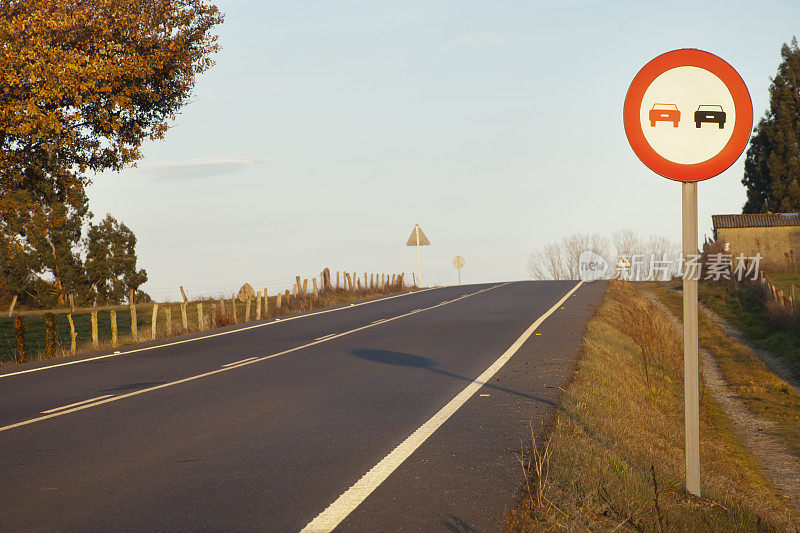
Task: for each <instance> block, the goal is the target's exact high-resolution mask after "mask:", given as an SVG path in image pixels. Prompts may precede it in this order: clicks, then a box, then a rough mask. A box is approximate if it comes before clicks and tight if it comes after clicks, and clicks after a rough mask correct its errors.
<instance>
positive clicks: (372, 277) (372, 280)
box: [369, 274, 375, 289]
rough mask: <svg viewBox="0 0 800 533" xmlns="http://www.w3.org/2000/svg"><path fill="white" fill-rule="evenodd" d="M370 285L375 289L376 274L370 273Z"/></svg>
mask: <svg viewBox="0 0 800 533" xmlns="http://www.w3.org/2000/svg"><path fill="white" fill-rule="evenodd" d="M369 287H370V289H374V288H375V274H370V275H369Z"/></svg>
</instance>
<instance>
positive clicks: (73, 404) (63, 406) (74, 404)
mask: <svg viewBox="0 0 800 533" xmlns="http://www.w3.org/2000/svg"><path fill="white" fill-rule="evenodd" d="M112 396H114V395H113V394H106V395H105V396H98V397H97V398H90V399H88V400H83V401H82V402H75V403H71V404H69V405H62V406H61V407H56V408H55V409H49V410H47V411H42V414H43V415H46V414H49V413H55V412H56V411H61V410H62V409H69V408H70V407H75V406H76V405H83V404H85V403H90V402H96V401H97V400H102V399H104V398H111V397H112Z"/></svg>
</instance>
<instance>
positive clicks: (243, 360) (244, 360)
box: [222, 356, 258, 368]
mask: <svg viewBox="0 0 800 533" xmlns="http://www.w3.org/2000/svg"><path fill="white" fill-rule="evenodd" d="M253 359H258V357H255V356H253V357H248V358H247V359H242V360H241V361H234V362H233V363H228V364H227V365H222V368H225V367H228V366H233V365H238V364H239V363H246V362H248V361H252V360H253Z"/></svg>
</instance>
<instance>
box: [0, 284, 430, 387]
mask: <svg viewBox="0 0 800 533" xmlns="http://www.w3.org/2000/svg"><path fill="white" fill-rule="evenodd" d="M437 288H438V287H430V288H427V289H419V290H416V291H412V292H404V293H402V294H395V295H392V296H387V297H386V298H380V299H378V300H369V301H366V302H360V303H357V304H350V305H348V306H346V307H337V308H335V309H324V310H322V311H316V312H314V313H306V314H304V315H297V316H292V317H288V318H276V319H274V320H272V321H270V322H265V323H263V324H254V325H252V326H246V327H241V328H238V329H233V330H230V331H221V332H219V333H210V334H208V335H203V336H202V337H195V338H192V339H183V340H180V341H174V342H167V343H164V344H158V345H156V346H145V347H144V348H135V349H133V350H128V351H126V352H120V351H115V352H114V353H110V354H106V355H98V356H97V357H88V358H86V359H78V360H77V361H67V362H66V363H58V364H55V365H48V366H40V367H36V368H29V369H27V370H20V371H18V372H9V373H8V374H0V379H3V378H7V377H11V376H17V375H19V374H28V373H30V372H39V371H42V370H49V369H51V368H58V367H60V366H69V365H77V364H79V363H88V362H90V361H97V360H99V359H106V358H109V357H118V356H120V355H130V354H133V353H138V352H144V351H147V350H156V349H158V348H166V347H167V346H176V345H178V344H185V343H187V342H197V341H201V340H205V339H211V338H213V337H219V336H222V335H230V334H232V333H239V332H240V331H247V330H249V329H255V328H263V327H265V326H271V325H272V324H275V323H278V322H288V321H290V320H299V319H301V318H306V317H310V316H316V315H324V314H326V313H334V312H336V311H345V310H348V309H350V308H352V307H360V306H362V305H368V304H373V303H378V302H384V301H386V300H392V299H394V298H400V297H402V296H409V295H412V294H419V293H421V292H427V291H432V290H434V289H437Z"/></svg>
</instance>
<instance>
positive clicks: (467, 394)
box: [300, 281, 583, 533]
mask: <svg viewBox="0 0 800 533" xmlns="http://www.w3.org/2000/svg"><path fill="white" fill-rule="evenodd" d="M581 285H583V282H582V281H579V282H578V284H577V285H575V286H574V287H573V288H572V290H571V291H569V292H568V293H567V294H566V295H564V297H562V298H561V300H559V301H558V302H557V303H556V304H555V305H554V306H553V307H551V308H550V309H549V310H547V311H546V312H545V313H544V314H543V315H542V316H540V317H539V318H537V319H536V321H535V322H534V323H533V324H531V325H530V326H529V327H528V329H526V330H525V331H524V332H523V334H522V335H520V337H519V338H518V339H517V340H516V341H514V344H512V345H511V346H510V347H509V348H508V350H506V351H505V353H503V355H501V356H500V358H499V359H497V361H495V362H494V363H492V365H491V366H490V367H489V368H487V369H486V370H485V371H484V372H483V374H481V375H480V376H478V377H477V378H476V379H475V381H473V382H472V383H470V384H469V385H467V387H466V388H465V389H464V390H462V391H461V392H460V393H458V395H457V396H456V397H455V398H453V399H452V400H450V401H449V402H448V403H447V405H445V406H444V407H442V408H441V409H440V410H439V412H438V413H436V414H435V415H433V417H432V418H431V419H430V420H428V421H427V422H425V423H424V424H422V425H421V426H420V427H419V428H418V429H417V430H416V431H414V433H412V434H411V435H410V436H409V437H408V438H406V440H404V441H403V442H401V443H400V445H399V446H397V448H395V449H394V450H392V451H391V452H389V455H387V456H386V457H384V458H383V459H381V461H380V462H379V463H378V464H376V465H375V466H373V467H372V468H371V469H370V470H369V472H367V473H366V474H364V475H363V476H362V477H361V479H359V480H358V481H356V483H355V484H354V485H353V486H352V487H350V488H349V489H347V490H346V491H345V492H344V494H342V495H341V496H339V497H338V498H337V499H336V501H334V502H333V503H332V504H330V505H329V506H328V508H327V509H325V510H324V511H322V512H321V513H320V514H319V515H317V517H316V518H314V520H312V521H311V522H309V523H308V525H307V526H306V527H304V528H303V529H302V530H301V531H300V533H311V532H313V533H322V532H328V531H333V530H334V528H336V526H338V525H339V524H340V523H341V522H342V520H344V519H345V518H346V517H347V515H349V514H350V513H351V512H352V511H353V509H355V508H356V507H358V506H359V505H361V502H363V501H364V500H365V499H366V498H367V496H369V495H370V494H371V493H372V491H374V490H375V489H376V488H378V486H379V485H380V484H381V483H383V482H384V481H385V480H386V478H388V477H389V475H390V474H391V473H392V472H394V471H395V470H396V469H397V467H398V466H400V465H401V464H402V463H403V461H405V460H406V459H408V457H409V456H410V455H411V454H412V453H414V451H415V450H416V449H417V448H419V447H420V446H421V445H422V443H423V442H425V441H426V440H428V437H430V436H431V435H433V432H434V431H436V430H437V429H439V427H440V426H441V425H442V424H444V423H445V422H446V421H447V419H448V418H450V417H451V416H452V415H453V413H455V412H456V411H457V410H458V409H459V408H460V407H461V406H462V405H464V404H465V403H466V402H467V400H469V399H470V398H471V397H472V396H473V395H474V394H475V393H476V392H477V391H478V390H479V389H480V388H481V387H482V386H483V385H484V384H486V383H488V382H489V380H491V379H492V376H494V375H495V374H496V373H497V371H498V370H500V369H501V368H502V367H503V365H505V364H506V362H508V360H509V359H511V357H512V356H513V355H514V354H515V353H517V350H519V349H520V347H522V345H523V344H524V343H525V341H526V340H528V338H529V337H530V336H531V335H532V334H533V332H534V330H535V329H536V328H538V327H539V326H540V325H541V324H542V322H544V321H545V319H547V317H549V316H550V315H552V314H553V313H555V312H556V311H557V310H558V308H559V306H560V305H561V304H562V303H564V301H565V300H566V299H567V298H569V297H570V296H571V295H572V294H573V293H574V292H575V291H576V290H578V287H580V286H581Z"/></svg>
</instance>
